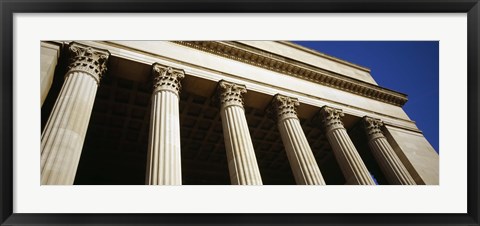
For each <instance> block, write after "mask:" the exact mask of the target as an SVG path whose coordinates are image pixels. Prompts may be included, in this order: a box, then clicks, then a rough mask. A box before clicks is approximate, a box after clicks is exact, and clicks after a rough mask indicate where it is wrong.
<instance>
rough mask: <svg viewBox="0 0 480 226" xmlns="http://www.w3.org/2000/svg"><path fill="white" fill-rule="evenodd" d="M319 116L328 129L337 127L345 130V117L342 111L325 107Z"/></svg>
mask: <svg viewBox="0 0 480 226" xmlns="http://www.w3.org/2000/svg"><path fill="white" fill-rule="evenodd" d="M319 116H320V119H321V122H322V124H323V126H324V127H325V128H326V129H327V130H328V129H333V128H337V127H339V128H340V127H342V128H343V122H342V117H343V116H344V114H343V112H342V110H340V109H337V108H332V107H329V106H323V107H322V108H321V109H320V112H319Z"/></svg>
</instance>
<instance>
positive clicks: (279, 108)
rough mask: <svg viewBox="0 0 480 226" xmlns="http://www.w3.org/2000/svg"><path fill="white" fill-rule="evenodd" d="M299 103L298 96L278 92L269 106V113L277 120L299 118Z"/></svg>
mask: <svg viewBox="0 0 480 226" xmlns="http://www.w3.org/2000/svg"><path fill="white" fill-rule="evenodd" d="M299 105H300V103H299V102H298V99H297V98H293V97H288V96H284V95H281V94H276V95H275V96H274V97H273V99H272V102H271V103H270V106H269V107H268V108H267V114H268V115H269V116H271V117H272V118H274V119H276V120H277V121H281V120H283V119H287V118H298V116H297V106H299Z"/></svg>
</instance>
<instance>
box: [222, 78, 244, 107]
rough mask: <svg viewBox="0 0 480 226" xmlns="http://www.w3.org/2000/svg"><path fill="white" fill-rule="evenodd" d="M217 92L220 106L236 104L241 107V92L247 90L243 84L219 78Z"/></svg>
mask: <svg viewBox="0 0 480 226" xmlns="http://www.w3.org/2000/svg"><path fill="white" fill-rule="evenodd" d="M217 89H218V90H217V92H218V95H219V99H220V104H221V106H222V107H226V106H229V105H238V106H241V107H243V94H244V93H246V92H247V88H246V87H245V85H239V84H235V83H233V82H227V81H224V80H221V81H220V82H219V83H218V88H217Z"/></svg>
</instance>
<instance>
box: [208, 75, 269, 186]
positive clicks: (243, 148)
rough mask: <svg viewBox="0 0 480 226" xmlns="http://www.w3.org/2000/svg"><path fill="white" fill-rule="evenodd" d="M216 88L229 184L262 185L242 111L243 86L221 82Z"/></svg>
mask: <svg viewBox="0 0 480 226" xmlns="http://www.w3.org/2000/svg"><path fill="white" fill-rule="evenodd" d="M217 89H218V94H219V98H220V105H221V106H220V116H221V118H222V127H223V136H224V139H225V149H226V151H227V160H228V169H229V171H230V181H231V183H232V184H236V185H261V184H262V178H261V176H260V170H259V169H258V164H257V159H256V157H255V151H254V150H253V144H252V138H251V137H250V132H249V131H248V124H247V118H246V117H245V110H244V108H243V97H242V94H243V93H246V92H247V89H246V87H245V86H244V85H238V84H235V83H231V82H226V81H223V80H222V81H220V82H219V84H218V88H217Z"/></svg>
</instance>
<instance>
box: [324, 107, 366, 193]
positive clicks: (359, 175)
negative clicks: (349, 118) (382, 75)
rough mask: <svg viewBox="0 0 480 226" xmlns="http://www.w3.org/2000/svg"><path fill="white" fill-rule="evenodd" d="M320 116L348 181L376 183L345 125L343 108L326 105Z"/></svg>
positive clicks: (348, 182) (362, 183) (363, 183)
mask: <svg viewBox="0 0 480 226" xmlns="http://www.w3.org/2000/svg"><path fill="white" fill-rule="evenodd" d="M320 117H321V120H322V124H323V126H324V128H325V131H326V134H327V139H328V141H329V143H330V146H331V147H332V150H333V154H334V155H335V158H336V159H337V162H338V164H339V166H340V169H341V170H342V173H343V175H344V176H345V180H346V183H347V184H357V185H374V184H375V182H374V181H373V179H372V177H371V176H370V172H368V169H367V167H366V166H365V163H363V160H362V158H361V157H360V155H359V154H358V151H357V149H356V148H355V146H354V145H353V142H352V140H351V139H350V137H349V136H348V133H347V130H346V129H345V127H343V123H342V121H341V118H342V117H343V112H342V110H340V109H335V108H332V107H328V106H324V107H322V108H321V109H320Z"/></svg>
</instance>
